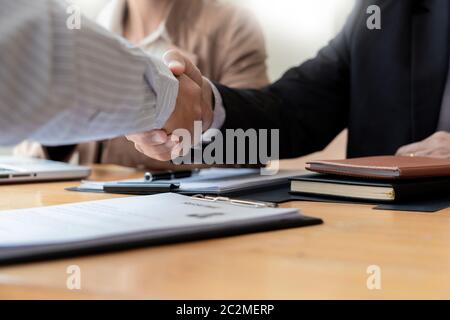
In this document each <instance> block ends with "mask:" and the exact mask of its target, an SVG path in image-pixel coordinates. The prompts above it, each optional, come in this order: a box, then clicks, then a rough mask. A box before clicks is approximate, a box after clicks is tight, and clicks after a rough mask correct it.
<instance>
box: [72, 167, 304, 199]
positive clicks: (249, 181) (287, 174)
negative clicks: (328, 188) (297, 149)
mask: <svg viewBox="0 0 450 320" xmlns="http://www.w3.org/2000/svg"><path fill="white" fill-rule="evenodd" d="M302 174H305V171H289V170H286V171H283V170H282V171H280V172H278V174H276V175H272V176H263V175H261V172H260V170H259V169H219V168H213V169H203V170H200V172H199V174H196V175H193V176H192V177H189V178H184V179H180V180H176V182H179V183H180V188H179V189H178V190H177V192H180V193H184V194H197V193H205V194H217V195H221V194H227V193H234V192H239V191H243V190H253V189H254V188H262V187H271V186H277V185H281V184H284V183H286V184H287V183H288V182H289V178H293V177H296V176H299V175H302ZM121 182H144V180H143V179H140V180H124V181H121ZM157 182H158V183H164V182H167V183H170V182H171V183H173V182H175V180H159V181H157ZM107 183H108V182H106V183H105V182H98V181H83V183H82V184H81V186H80V187H79V191H83V190H90V191H103V186H104V185H105V184H107ZM109 183H110V182H109Z"/></svg>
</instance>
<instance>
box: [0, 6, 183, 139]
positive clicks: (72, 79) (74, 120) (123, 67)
mask: <svg viewBox="0 0 450 320" xmlns="http://www.w3.org/2000/svg"><path fill="white" fill-rule="evenodd" d="M68 18H69V14H68V11H67V4H65V2H64V1H58V0H38V1H35V0H14V1H11V0H0V144H3V145H12V144H16V143H18V142H20V141H22V140H24V139H31V140H35V141H38V142H40V143H43V144H45V145H49V146H51V145H59V144H74V143H78V142H83V141H88V140H102V139H108V138H112V137H116V136H120V135H123V134H129V133H138V132H144V131H148V130H152V129H159V128H161V127H163V125H164V123H165V122H166V121H167V119H168V118H169V117H170V115H171V113H172V112H173V110H174V108H175V104H176V98H177V94H178V81H177V80H176V78H174V77H173V75H172V74H171V72H170V71H169V70H168V69H167V67H165V66H164V64H163V63H162V61H160V60H158V59H157V58H154V57H151V56H148V55H147V54H145V53H144V52H143V51H142V50H140V49H138V48H136V47H133V46H131V45H130V44H129V43H127V42H126V41H125V40H123V39H121V38H119V37H117V36H115V35H112V34H110V33H109V32H107V31H106V30H104V29H102V28H101V27H99V26H97V25H96V24H95V23H94V22H91V21H90V20H88V19H86V18H82V20H81V26H80V28H79V29H74V30H71V29H70V28H68V26H67V21H68Z"/></svg>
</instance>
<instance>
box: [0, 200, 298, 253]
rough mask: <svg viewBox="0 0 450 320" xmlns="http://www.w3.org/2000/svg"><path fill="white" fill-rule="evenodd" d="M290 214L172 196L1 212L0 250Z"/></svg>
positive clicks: (291, 212) (295, 211)
mask: <svg viewBox="0 0 450 320" xmlns="http://www.w3.org/2000/svg"><path fill="white" fill-rule="evenodd" d="M292 214H294V215H299V212H298V210H297V209H277V208H251V207H243V206H236V205H231V204H227V203H215V202H207V201H204V200H197V199H194V198H191V197H187V196H181V195H177V194H160V195H154V196H145V197H131V198H122V199H112V200H102V201H93V202H84V203H75V204H68V205H60V206H51V207H41V208H35V209H21V210H13V211H0V250H1V248H2V247H14V246H30V245H42V244H55V243H67V242H74V241H85V240H92V239H98V238H105V237H112V236H118V235H126V234H132V233H139V232H149V231H160V230H170V229H172V230H176V229H181V228H183V229H186V228H195V227H200V226H204V225H220V224H226V223H237V224H239V222H241V221H247V222H248V221H255V222H256V221H258V220H264V219H268V218H269V219H272V220H274V219H275V220H276V219H282V218H283V217H286V215H292Z"/></svg>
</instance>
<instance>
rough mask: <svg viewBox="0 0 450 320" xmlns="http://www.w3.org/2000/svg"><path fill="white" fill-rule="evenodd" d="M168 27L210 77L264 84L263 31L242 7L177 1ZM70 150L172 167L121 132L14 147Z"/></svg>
mask: <svg viewBox="0 0 450 320" xmlns="http://www.w3.org/2000/svg"><path fill="white" fill-rule="evenodd" d="M124 11H125V10H124ZM166 30H167V32H168V34H169V37H170V39H171V41H172V44H173V45H174V46H175V47H178V48H180V49H181V50H182V51H184V52H186V53H187V55H188V56H189V57H190V58H191V59H192V60H193V62H194V63H195V64H196V65H197V66H198V67H199V69H200V70H201V71H202V73H203V74H204V75H205V76H206V77H208V78H209V79H211V80H212V81H216V82H220V83H222V84H225V85H227V86H230V87H238V88H260V87H263V86H265V85H267V84H268V82H269V80H268V77H267V68H266V58H267V56H266V50H265V42H264V37H263V34H262V30H261V28H260V26H259V24H258V22H257V21H256V19H255V18H254V17H253V16H252V15H251V14H250V13H249V12H247V11H246V10H244V9H242V8H239V7H236V6H233V5H230V4H224V3H222V2H220V1H216V0H189V1H186V0H179V1H178V2H177V4H176V5H175V6H174V7H173V9H172V10H171V12H170V15H169V16H168V18H167V20H166ZM74 152H76V154H78V155H79V162H80V163H81V164H85V165H87V164H92V163H109V164H118V165H122V166H128V167H135V168H142V169H144V168H146V169H173V168H174V167H173V165H172V164H170V163H167V162H160V161H156V160H153V159H149V158H147V157H145V156H144V155H142V154H140V153H139V152H138V151H136V150H135V148H134V146H133V144H132V143H130V142H129V141H127V140H126V139H125V138H123V137H120V138H116V139H112V140H107V141H102V142H90V143H84V144H80V145H78V146H74V147H73V148H68V147H65V148H57V149H55V148H45V147H44V148H43V147H41V146H40V145H38V144H36V143H30V142H25V143H23V144H22V145H20V146H18V147H17V148H16V150H15V153H16V154H21V155H28V156H34V157H42V158H50V159H54V160H63V161H68V160H70V158H71V157H72V155H73V154H74Z"/></svg>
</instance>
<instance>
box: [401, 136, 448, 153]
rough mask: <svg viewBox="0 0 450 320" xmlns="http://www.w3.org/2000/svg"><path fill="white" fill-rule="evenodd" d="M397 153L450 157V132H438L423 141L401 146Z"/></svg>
mask: <svg viewBox="0 0 450 320" xmlns="http://www.w3.org/2000/svg"><path fill="white" fill-rule="evenodd" d="M397 155H398V156H410V157H431V158H441V159H450V133H449V132H445V131H440V132H437V133H435V134H433V135H432V136H431V137H429V138H427V139H425V140H423V141H421V142H417V143H413V144H410V145H407V146H404V147H402V148H400V149H399V150H398V151H397Z"/></svg>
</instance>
